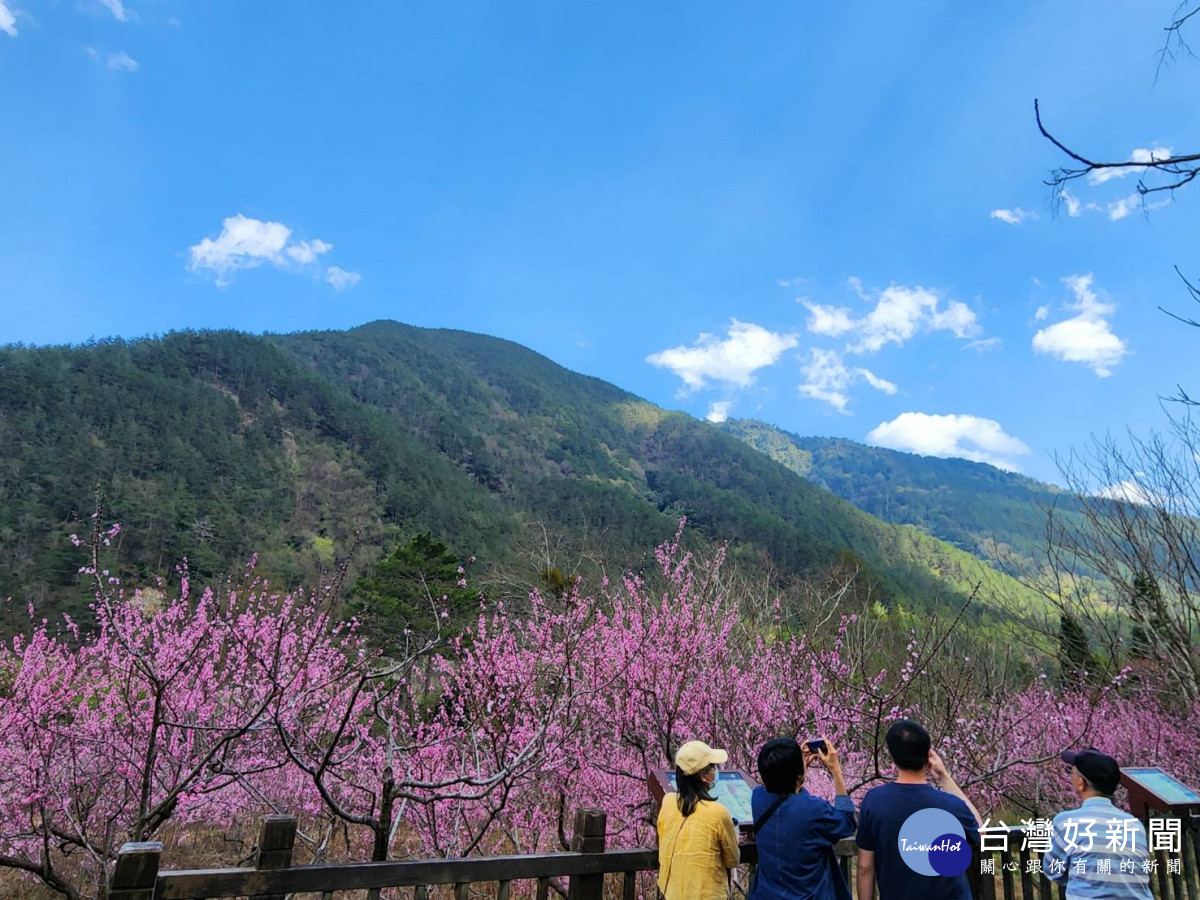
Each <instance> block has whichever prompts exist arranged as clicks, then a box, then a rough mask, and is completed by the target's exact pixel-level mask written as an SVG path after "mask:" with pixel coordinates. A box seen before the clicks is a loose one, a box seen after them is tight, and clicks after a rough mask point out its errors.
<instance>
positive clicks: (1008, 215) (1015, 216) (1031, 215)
mask: <svg viewBox="0 0 1200 900" xmlns="http://www.w3.org/2000/svg"><path fill="white" fill-rule="evenodd" d="M991 216H992V218H993V219H999V220H1000V221H1001V222H1007V223H1008V224H1009V225H1020V224H1021V223H1022V222H1024V221H1025V220H1026V219H1036V218H1037V213H1035V212H1033V211H1032V210H1028V209H1021V207H1019V206H1018V207H1016V208H1014V209H993V210H992V213H991Z"/></svg>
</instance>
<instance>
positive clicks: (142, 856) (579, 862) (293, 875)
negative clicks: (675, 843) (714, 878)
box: [108, 810, 1200, 900]
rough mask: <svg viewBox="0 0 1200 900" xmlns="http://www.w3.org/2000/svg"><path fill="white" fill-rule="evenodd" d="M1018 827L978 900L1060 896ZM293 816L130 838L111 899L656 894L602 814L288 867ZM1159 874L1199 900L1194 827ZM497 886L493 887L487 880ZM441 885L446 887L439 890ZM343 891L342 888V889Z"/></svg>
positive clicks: (747, 855)
mask: <svg viewBox="0 0 1200 900" xmlns="http://www.w3.org/2000/svg"><path fill="white" fill-rule="evenodd" d="M1023 834H1024V831H1023V829H1020V828H1013V829H1009V840H1008V842H1007V844H1008V849H1007V850H1004V851H990V852H983V853H982V854H981V858H982V860H984V861H986V860H989V859H990V860H991V861H992V868H993V869H994V873H993V874H991V875H979V874H978V873H975V877H974V879H973V885H972V887H973V890H974V892H975V896H976V897H978V898H982V900H1062V897H1063V889H1062V887H1061V886H1059V885H1054V884H1053V883H1052V882H1051V881H1050V880H1049V879H1047V878H1046V877H1045V876H1043V875H1041V874H1039V873H1038V872H1037V871H1036V870H1037V865H1035V862H1036V861H1038V860H1039V856H1038V854H1036V853H1033V852H1031V851H1029V850H1028V849H1022V845H1023V844H1024V841H1023V840H1022V838H1023ZM295 838H296V820H295V818H293V817H291V816H269V817H267V818H266V819H264V820H263V823H262V830H261V831H260V833H259V841H258V854H257V858H256V861H255V865H254V867H253V868H231V869H198V870H192V871H160V863H161V858H162V844H160V843H145V844H126V845H125V846H124V847H122V848H121V852H120V854H119V856H118V859H117V864H116V867H115V869H114V871H113V875H112V879H111V881H110V887H109V891H108V900H216V898H227V897H251V898H257V900H284V898H286V897H288V896H292V895H294V896H303V897H317V898H321V900H343V898H348V897H350V896H352V892H353V895H357V896H362V895H363V894H364V893H365V895H366V896H367V897H368V898H370V900H378V898H379V897H380V892H381V891H382V890H383V889H385V888H411V891H405V892H403V894H401V893H400V892H399V891H389V896H392V895H394V896H405V897H409V896H411V897H412V898H413V900H431V898H432V897H434V895H435V891H436V890H437V889H438V888H441V890H442V891H443V896H445V895H447V894H448V895H450V896H453V897H454V900H468V898H474V897H480V896H486V897H494V898H496V900H510V898H512V900H516V897H517V896H518V894H517V893H515V892H516V891H518V890H520V891H524V893H523V894H522V896H528V894H529V893H530V892H532V894H533V896H534V897H536V900H549V898H550V897H551V896H554V897H561V898H567V900H612V898H618V897H619V898H621V900H637V898H646V900H650V898H653V897H654V896H655V895H656V891H655V889H654V887H653V879H652V877H651V876H649V875H645V876H643V877H642V878H641V880H640V881H639V875H641V874H642V873H650V872H653V871H654V870H656V869H657V868H658V851H657V850H654V849H637V850H609V849H607V848H606V846H605V842H606V818H605V814H604V813H603V812H601V811H599V810H580V811H579V812H578V813H577V814H576V816H575V833H574V837H573V838H572V840H571V850H570V852H567V853H546V854H535V855H524V856H478V857H469V858H466V859H431V860H414V861H406V862H375V863H342V864H337V865H313V866H297V867H295V868H292V865H291V863H292V847H293V844H294V842H295ZM856 852H857V851H856V849H855V846H854V841H853V840H852V839H846V840H843V841H841V842H840V843H839V844H838V845H837V846H836V847H835V848H834V853H835V855H836V856H837V858H838V863H839V865H840V866H841V868H842V871H843V872H844V873H845V874H846V877H847V881H848V882H849V883H850V885H851V888H852V889H854V857H855V854H856ZM1155 858H1156V860H1157V864H1158V865H1157V873H1156V875H1155V876H1154V877H1152V880H1151V885H1152V889H1153V891H1154V895H1155V896H1156V897H1157V898H1159V900H1200V865H1198V863H1200V831H1196V830H1191V831H1184V832H1183V846H1182V853H1181V854H1180V856H1179V857H1178V859H1179V860H1180V867H1179V868H1180V871H1179V873H1178V874H1175V873H1172V872H1170V868H1171V867H1170V866H1169V865H1168V857H1167V854H1166V853H1165V852H1164V851H1158V852H1157V853H1156V854H1155ZM757 861H758V850H757V848H756V847H755V845H754V844H752V843H750V844H744V845H742V863H743V866H742V868H741V869H739V873H738V876H737V877H735V879H734V896H735V897H737V896H744V894H745V891H746V888H747V886H748V885H749V874H750V868H751V867H753V866H754V864H755V863H756V862H757ZM490 885H494V886H495V887H494V888H489V887H487V886H490ZM442 886H445V887H442ZM343 892H345V893H343Z"/></svg>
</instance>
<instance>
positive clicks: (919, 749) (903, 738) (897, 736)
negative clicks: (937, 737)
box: [887, 719, 933, 772]
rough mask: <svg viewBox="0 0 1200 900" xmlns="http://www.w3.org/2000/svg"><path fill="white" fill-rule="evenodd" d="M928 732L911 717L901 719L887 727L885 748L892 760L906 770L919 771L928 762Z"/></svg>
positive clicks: (930, 743)
mask: <svg viewBox="0 0 1200 900" xmlns="http://www.w3.org/2000/svg"><path fill="white" fill-rule="evenodd" d="M932 746H933V742H932V741H930V740H929V732H928V731H926V730H925V729H924V728H923V727H922V726H921V725H920V724H918V723H917V722H914V721H913V720H912V719H901V720H900V721H899V722H897V723H895V724H894V725H893V726H892V727H891V728H889V729H888V733H887V748H888V753H890V754H891V755H892V761H893V762H895V764H896V765H897V766H899V767H900V768H901V769H903V770H904V771H906V772H919V771H921V770H922V769H924V768H925V766H927V765H928V764H929V748H930V747H932Z"/></svg>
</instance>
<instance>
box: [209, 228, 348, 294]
mask: <svg viewBox="0 0 1200 900" xmlns="http://www.w3.org/2000/svg"><path fill="white" fill-rule="evenodd" d="M291 238H292V229H291V228H289V227H288V226H287V225H284V224H283V223H282V222H263V221H261V220H259V219H251V218H249V217H248V216H244V215H242V214H241V213H238V214H237V215H236V216H230V217H229V218H227V219H225V221H224V222H222V223H221V233H220V234H219V235H217V236H216V237H215V238H211V237H206V238H204V239H203V240H202V241H200V243H198V244H194V245H192V246H191V247H189V248H188V253H189V254H190V256H191V259H190V260H189V262H188V268H189V269H190V270H191V271H193V272H200V271H209V272H212V273H213V274H214V275H215V276H216V281H217V285H218V286H220V287H224V286H226V285H227V284H229V282H230V280H231V279H232V277H233V273H234V272H236V271H238V270H239V269H253V268H256V267H258V266H261V265H262V264H263V263H270V264H271V265H273V266H275V267H276V268H280V269H291V270H293V271H297V270H299V269H302V268H304V267H306V266H308V265H310V264H311V263H313V262H315V261H316V259H317V257H318V256H320V255H321V254H322V253H328V252H329V251H330V250H332V249H333V245H332V244H329V243H327V242H325V241H322V240H320V239H319V238H314V239H313V240H311V241H292V239H291ZM334 268H337V267H336V266H334V267H331V268H330V269H329V270H328V271H327V277H326V280H327V281H328V282H329V283H330V284H332V285H333V286H334V287H335V288H337V289H338V290H342V289H343V288H345V287H347V286H350V285H353V284H357V283H358V279H359V277H360V276H359V275H358V273H356V272H346V271H345V270H344V269H338V270H337V274H335V273H334V272H333V269H334Z"/></svg>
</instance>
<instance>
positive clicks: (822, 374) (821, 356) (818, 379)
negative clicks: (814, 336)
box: [798, 347, 896, 412]
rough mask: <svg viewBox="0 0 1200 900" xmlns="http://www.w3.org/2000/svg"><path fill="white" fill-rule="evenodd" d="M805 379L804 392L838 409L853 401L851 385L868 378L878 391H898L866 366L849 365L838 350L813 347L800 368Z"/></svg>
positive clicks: (805, 394) (802, 390) (893, 392)
mask: <svg viewBox="0 0 1200 900" xmlns="http://www.w3.org/2000/svg"><path fill="white" fill-rule="evenodd" d="M800 371H801V372H803V373H804V379H805V380H804V382H803V383H802V384H800V385H799V386H798V390H799V391H800V393H801V395H803V396H805V397H811V398H812V399H813V400H820V401H822V402H824V403H828V404H829V405H830V406H832V407H833V408H834V409H836V410H837V411H838V412H845V411H846V406H847V404H848V403H849V402H850V395H849V393H848V391H849V389H850V387H851V386H852V385H853V384H855V383H857V382H860V381H865V382H866V383H867V384H869V385H870V386H871V387H873V388H875V389H876V390H877V391H883V392H884V393H885V394H895V393H896V385H894V384H893V383H892V382H890V381H888V380H887V379H885V378H880V377H879V376H878V375H876V374H875V373H874V372H872V371H870V370H869V369H864V368H860V367H859V368H850V367H848V366H847V365H846V363H845V362H844V361H843V360H842V357H841V355H840V354H839V353H838V352H837V351H836V350H822V349H820V348H817V347H814V348H813V351H812V356H811V357H810V360H809V362H808V364H807V365H805V366H803V367H802V368H801V370H800Z"/></svg>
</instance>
